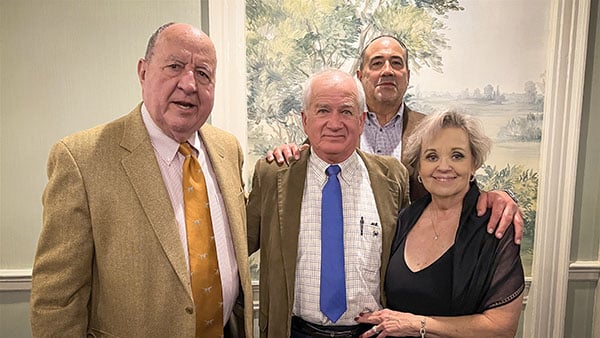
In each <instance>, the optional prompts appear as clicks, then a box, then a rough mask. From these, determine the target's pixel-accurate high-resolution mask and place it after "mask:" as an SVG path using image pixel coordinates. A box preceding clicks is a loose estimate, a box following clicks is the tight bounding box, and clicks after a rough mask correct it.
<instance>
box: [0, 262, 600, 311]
mask: <svg viewBox="0 0 600 338" xmlns="http://www.w3.org/2000/svg"><path fill="white" fill-rule="evenodd" d="M569 280H590V281H598V280H600V261H579V262H573V263H571V266H570V268H569ZM530 287H531V277H526V278H525V295H526V296H525V300H524V303H525V304H526V303H527V299H528V298H529V297H528V293H529V289H530ZM258 288H259V285H258V281H252V290H253V292H254V296H255V299H254V307H255V308H258ZM23 290H31V269H0V291H23Z"/></svg>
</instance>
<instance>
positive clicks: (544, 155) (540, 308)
mask: <svg viewBox="0 0 600 338" xmlns="http://www.w3.org/2000/svg"><path fill="white" fill-rule="evenodd" d="M589 16H590V0H552V4H551V8H550V19H549V23H550V25H551V26H550V37H549V41H548V64H547V67H546V69H547V79H546V93H545V98H546V99H545V111H544V126H543V131H542V144H541V148H540V155H541V156H540V157H541V163H540V164H541V169H540V183H539V191H538V209H537V210H538V212H537V221H536V227H535V228H536V232H535V243H534V254H533V266H532V276H534V279H533V282H532V285H531V292H530V294H529V298H530V300H529V304H530V306H528V307H527V309H526V311H525V323H524V331H523V336H524V337H532V338H535V337H540V338H546V337H561V336H562V335H563V332H564V327H565V312H566V305H567V287H568V279H569V258H570V257H569V256H570V246H571V233H572V228H573V208H574V205H575V186H576V177H577V160H578V148H579V135H580V123H581V111H582V105H583V87H584V77H585V59H586V50H587V39H588V23H589Z"/></svg>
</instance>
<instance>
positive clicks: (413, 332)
mask: <svg viewBox="0 0 600 338" xmlns="http://www.w3.org/2000/svg"><path fill="white" fill-rule="evenodd" d="M490 146H491V140H490V139H489V138H488V137H487V136H485V134H484V133H483V130H482V128H481V126H480V124H479V123H478V122H477V120H475V119H474V118H472V117H470V116H467V115H462V114H459V113H455V112H447V113H443V114H433V115H430V116H428V117H426V118H425V119H424V120H423V121H422V122H421V124H420V126H419V127H418V128H417V132H415V134H413V135H412V136H411V138H410V139H409V142H408V145H407V157H408V159H409V161H410V162H409V163H410V165H411V166H412V167H413V168H415V170H416V171H417V172H418V174H419V176H418V180H419V182H421V183H422V184H423V185H424V187H425V188H426V189H427V191H428V192H429V195H427V196H425V197H424V198H422V199H420V200H418V201H416V202H414V203H413V204H412V205H411V206H409V207H408V208H406V209H404V210H403V211H401V212H400V215H399V217H398V228H397V230H396V235H395V238H394V242H393V244H392V251H391V257H390V261H389V264H388V270H387V275H386V279H385V294H386V298H387V306H388V308H387V309H384V310H380V311H375V312H373V313H365V314H361V315H360V316H359V317H358V318H357V321H358V322H360V323H371V324H374V326H373V328H372V330H370V331H368V332H367V333H365V334H364V335H363V336H361V337H369V336H371V335H374V334H377V333H379V336H380V337H387V336H392V337H404V336H421V337H425V336H427V337H514V336H515V334H516V330H517V326H518V321H519V314H520V312H521V306H522V298H523V294H522V292H523V289H524V285H525V282H524V276H523V267H522V264H521V259H520V256H519V249H520V247H519V246H518V245H515V244H514V243H513V241H512V233H513V231H514V230H513V227H512V226H511V227H510V228H509V231H508V233H507V235H505V236H503V238H502V239H497V238H495V237H493V236H490V235H488V234H487V232H486V227H485V226H483V224H484V223H487V222H488V220H489V216H490V211H489V210H488V212H487V213H486V214H485V215H484V216H482V217H478V216H477V210H476V204H477V198H478V197H479V188H478V187H477V184H476V183H474V175H475V171H476V170H477V168H479V167H480V166H481V165H482V164H483V162H484V161H485V157H486V155H487V154H488V153H489V150H490Z"/></svg>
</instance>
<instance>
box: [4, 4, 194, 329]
mask: <svg viewBox="0 0 600 338" xmlns="http://www.w3.org/2000/svg"><path fill="white" fill-rule="evenodd" d="M201 3H202V2H201V1H199V0H171V1H168V0H162V1H158V0H155V1H134V0H103V1H88V0H81V1H76V0H72V1H66V0H62V1H61V0H38V1H35V0H14V1H12V0H8V1H7V0H1V1H0V44H1V45H0V272H1V273H2V281H3V283H2V284H3V285H5V284H7V283H5V282H6V280H7V278H6V275H7V274H9V273H10V272H11V271H13V270H25V271H26V270H27V269H30V268H31V264H32V260H33V255H34V251H35V246H36V242H37V238H38V234H39V231H40V227H41V199H40V196H41V194H42V190H43V187H44V185H45V182H46V169H45V166H46V159H47V154H48V151H49V149H50V146H51V145H52V144H53V143H54V142H56V141H57V140H58V139H59V138H60V137H62V136H65V135H67V134H70V133H72V132H74V131H77V130H80V129H84V128H89V127H92V126H94V125H96V124H99V123H102V122H107V121H109V120H111V119H113V118H115V117H117V116H120V115H122V114H125V113H127V112H129V111H130V110H131V109H132V108H133V107H134V106H135V105H136V104H137V103H138V102H139V101H140V99H141V95H140V87H139V84H138V80H137V75H136V63H137V60H138V58H139V57H141V56H143V54H144V51H145V47H146V42H147V40H148V37H149V36H150V34H151V33H152V32H153V31H154V29H156V27H158V26H160V25H161V24H163V23H165V22H169V21H181V22H188V23H191V24H194V25H197V26H199V25H200V14H201V13H200V7H201ZM0 286H2V285H0ZM28 298H29V292H28V291H20V292H7V291H0V337H28V336H30V330H29V323H28V319H27V311H28V304H27V302H28Z"/></svg>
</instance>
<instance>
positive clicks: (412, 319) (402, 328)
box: [354, 309, 422, 338]
mask: <svg viewBox="0 0 600 338" xmlns="http://www.w3.org/2000/svg"><path fill="white" fill-rule="evenodd" d="M420 318H422V316H415V315H413V314H411V313H406V312H398V311H392V310H389V309H383V310H379V311H375V312H361V313H360V314H359V315H358V317H356V318H354V320H356V321H357V322H358V323H363V324H373V328H371V329H370V330H369V331H367V332H365V333H363V334H362V335H361V336H360V338H368V337H373V336H375V335H377V334H379V335H378V336H377V338H383V337H404V336H419V335H420V334H419V330H420V328H421V326H420V325H421V324H420V323H421V319H420Z"/></svg>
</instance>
